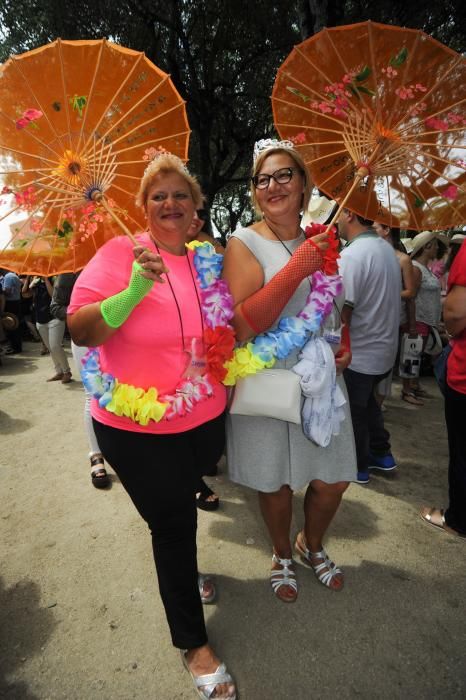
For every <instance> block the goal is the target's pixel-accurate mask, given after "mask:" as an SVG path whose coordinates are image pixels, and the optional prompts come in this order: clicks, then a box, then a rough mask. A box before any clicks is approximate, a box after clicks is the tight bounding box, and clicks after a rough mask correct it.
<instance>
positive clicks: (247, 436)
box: [224, 139, 356, 602]
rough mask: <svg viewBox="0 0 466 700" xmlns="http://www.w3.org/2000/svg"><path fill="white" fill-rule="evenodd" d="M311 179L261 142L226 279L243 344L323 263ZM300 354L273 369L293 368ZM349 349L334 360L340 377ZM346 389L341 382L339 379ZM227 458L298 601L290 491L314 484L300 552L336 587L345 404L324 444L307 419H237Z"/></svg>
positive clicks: (350, 467)
mask: <svg viewBox="0 0 466 700" xmlns="http://www.w3.org/2000/svg"><path fill="white" fill-rule="evenodd" d="M311 187H312V184H311V182H310V179H309V174H308V173H307V171H306V167H305V165H304V162H303V160H302V158H301V156H300V155H299V153H298V152H297V151H296V150H294V148H293V144H292V143H290V142H278V141H274V140H270V139H269V140H267V141H261V142H258V144H256V146H255V160H254V166H253V174H252V187H251V192H252V198H253V201H254V204H255V206H256V209H257V210H258V211H260V212H261V213H262V219H261V220H260V221H258V222H257V223H254V224H253V225H252V226H250V227H249V228H245V229H239V230H236V231H234V233H232V234H231V236H230V239H229V242H228V246H227V250H226V255H225V266H224V275H225V278H226V280H227V282H228V284H229V287H230V290H231V293H232V295H233V299H234V303H235V316H234V325H235V329H236V333H237V338H238V340H239V341H240V342H243V341H247V340H250V339H251V338H252V337H253V336H256V335H257V334H259V333H262V332H264V331H268V330H270V329H272V328H275V327H276V326H277V325H278V323H279V321H280V319H281V318H283V317H287V316H295V315H296V314H297V313H298V312H299V311H301V309H302V308H303V307H304V305H305V302H306V298H307V296H308V294H309V291H310V279H309V276H310V275H311V274H312V273H313V272H315V271H316V270H317V269H319V268H320V267H321V266H322V263H323V257H322V253H323V251H325V249H326V248H327V247H328V240H327V236H326V234H319V235H317V236H315V237H314V238H313V239H312V241H313V244H310V241H309V240H306V238H305V236H304V233H303V231H302V230H301V228H300V213H301V211H302V210H303V209H306V208H307V204H308V201H309V197H310V191H311ZM298 352H299V351H293V352H292V353H291V354H290V355H289V356H288V357H287V358H286V359H285V360H277V361H276V363H275V365H274V367H277V368H291V367H293V365H295V364H296V362H297V358H298ZM349 361H350V354H349V353H345V354H343V356H342V357H341V358H340V359H339V360H337V371H338V373H339V374H340V373H341V372H342V370H343V369H344V368H345V367H346V366H347V364H349ZM338 382H339V385H340V387H342V388H343V391H344V383H343V379H342V377H341V376H340V377H339V378H338ZM227 456H228V464H229V470H230V476H231V479H232V480H233V481H235V482H237V483H239V484H242V485H245V486H249V487H250V488H254V489H256V490H257V491H258V492H259V504H260V508H261V512H262V516H263V518H264V521H265V523H266V525H267V528H268V530H269V534H270V538H271V540H272V545H273V556H272V570H271V583H272V588H273V590H274V592H275V595H276V596H277V597H278V598H279V599H280V600H281V601H283V602H294V601H295V600H296V597H297V582H296V575H295V571H294V565H293V560H292V548H291V541H290V527H291V518H292V499H293V491H296V490H299V489H302V488H303V487H304V486H306V485H307V490H306V495H305V498H304V527H303V530H302V531H301V532H299V533H298V535H297V538H296V542H295V549H296V550H297V552H298V554H299V555H300V557H301V559H302V560H303V562H304V563H306V564H307V565H309V566H310V567H312V569H313V570H314V572H315V573H316V576H317V578H318V580H319V581H320V582H321V583H323V584H324V585H325V586H327V587H328V588H330V589H332V590H335V591H338V590H340V589H341V588H342V586H343V573H342V572H341V570H340V569H338V568H337V567H336V566H335V564H334V563H333V562H332V561H331V560H330V559H329V557H328V556H327V553H326V552H325V550H324V548H323V545H322V539H323V537H324V534H325V532H326V531H327V529H328V527H329V525H330V523H331V521H332V519H333V517H334V515H335V513H336V511H337V509H338V507H339V505H340V502H341V498H342V495H343V493H344V491H345V490H346V488H347V487H348V483H349V482H350V481H354V480H355V479H356V463H355V456H354V438H353V432H352V425H351V418H350V415H349V410H348V407H347V405H346V406H345V420H344V421H343V423H342V426H341V430H340V434H339V435H338V436H334V437H333V438H332V440H331V442H330V444H329V445H328V447H319V446H317V445H316V444H314V443H313V442H311V441H310V440H309V439H308V438H307V437H306V436H305V435H304V433H303V430H302V427H301V425H297V424H295V423H288V422H286V421H283V420H277V419H274V418H265V417H264V418H262V417H251V416H241V415H230V416H229V417H228V419H227Z"/></svg>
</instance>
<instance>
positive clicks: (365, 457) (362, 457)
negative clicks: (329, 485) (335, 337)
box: [343, 369, 391, 472]
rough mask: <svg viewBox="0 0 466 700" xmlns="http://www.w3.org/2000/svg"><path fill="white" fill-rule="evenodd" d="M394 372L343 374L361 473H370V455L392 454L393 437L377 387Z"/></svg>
mask: <svg viewBox="0 0 466 700" xmlns="http://www.w3.org/2000/svg"><path fill="white" fill-rule="evenodd" d="M390 372H391V369H389V370H387V371H386V372H384V373H383V374H362V373H361V372H355V371H354V370H352V369H345V371H344V373H343V376H344V378H345V382H346V388H347V390H348V398H349V404H350V410H351V419H352V421H353V431H354V441H355V443H356V457H357V461H358V471H359V472H367V470H368V468H369V452H371V453H372V454H374V455H377V456H383V455H386V454H388V453H389V452H390V434H389V432H388V431H387V430H385V426H384V423H383V415H382V411H381V410H380V406H379V404H378V403H377V401H376V400H375V393H374V389H375V387H376V385H377V384H378V383H379V382H380V381H382V379H385V377H387V376H388V375H389V374H390Z"/></svg>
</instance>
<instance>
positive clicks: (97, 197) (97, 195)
mask: <svg viewBox="0 0 466 700" xmlns="http://www.w3.org/2000/svg"><path fill="white" fill-rule="evenodd" d="M91 197H92V200H93V201H94V202H98V203H99V204H101V205H102V206H103V208H104V209H105V211H106V212H107V213H108V214H110V216H111V217H112V219H113V220H114V221H115V223H117V224H118V226H119V227H120V228H121V229H122V231H124V233H126V235H127V236H128V238H129V239H130V240H131V242H132V244H133V245H135V246H136V245H139V243H138V242H137V240H136V239H135V237H134V236H133V234H132V233H131V231H130V230H129V228H128V227H127V226H126V225H125V224H124V223H123V221H122V220H121V219H120V217H119V216H118V215H117V214H115V212H114V211H113V209H112V208H111V207H109V206H108V204H107V202H106V201H105V197H104V196H103V194H102V192H99V190H96V191H95V192H93V193H92V195H91Z"/></svg>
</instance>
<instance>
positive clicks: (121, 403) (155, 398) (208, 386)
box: [81, 241, 234, 426]
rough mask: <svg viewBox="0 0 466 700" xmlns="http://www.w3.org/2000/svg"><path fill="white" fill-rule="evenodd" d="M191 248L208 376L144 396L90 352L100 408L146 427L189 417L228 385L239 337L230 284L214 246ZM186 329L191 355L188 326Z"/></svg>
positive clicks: (87, 381) (85, 375)
mask: <svg viewBox="0 0 466 700" xmlns="http://www.w3.org/2000/svg"><path fill="white" fill-rule="evenodd" d="M187 247H188V248H190V249H191V250H194V259H193V262H194V267H195V268H196V272H197V276H198V279H199V286H200V290H199V297H198V301H199V298H200V302H199V303H200V309H201V317H202V326H203V337H202V341H203V343H204V347H205V349H206V350H205V368H206V371H205V373H204V374H199V375H196V376H191V377H189V376H188V377H182V378H181V379H180V381H179V382H178V384H177V385H176V387H175V388H174V390H173V392H172V393H170V394H159V392H158V391H157V389H156V388H155V387H150V388H149V389H147V390H144V389H142V388H140V387H135V386H132V385H130V384H123V383H121V382H119V381H118V379H117V378H116V377H114V376H113V375H111V374H109V373H107V372H102V369H101V366H100V356H99V351H98V349H97V348H90V349H89V351H88V352H87V353H86V355H85V356H84V358H83V361H82V364H83V369H82V372H81V374H82V379H83V383H84V385H85V386H86V389H88V391H90V392H91V393H92V395H93V396H94V398H96V399H98V402H99V406H100V408H105V409H106V410H107V411H110V412H111V413H114V414H115V415H117V416H125V417H127V418H129V419H130V420H133V421H134V422H136V423H139V424H140V425H143V426H145V425H147V424H148V423H149V421H150V420H153V421H156V422H159V421H161V420H162V419H166V420H170V419H171V418H174V417H175V416H185V415H186V414H187V413H189V412H190V411H191V410H192V409H193V407H194V406H195V405H196V404H197V403H199V402H200V401H204V400H205V399H207V398H209V397H210V396H212V395H213V393H214V389H213V386H212V384H213V381H217V382H222V381H223V380H224V378H225V376H226V374H227V370H226V369H225V367H224V364H225V361H226V360H227V359H229V358H230V357H231V356H232V353H233V348H234V332H233V328H232V327H231V325H230V324H229V321H230V320H231V319H232V317H233V299H232V297H231V294H230V292H229V291H228V286H227V284H226V282H224V281H223V280H221V279H220V275H221V272H222V260H223V257H222V256H221V255H219V254H218V253H216V252H215V249H214V247H213V246H212V245H211V244H210V243H208V242H200V241H193V242H192V243H190V244H189V245H188V246H187ZM188 264H189V260H188ZM190 269H191V266H190ZM191 274H192V271H191ZM197 293H198V290H197V287H196V294H197ZM175 303H176V297H175ZM177 308H178V305H177ZM179 313H181V312H180V311H179ZM181 328H182V338H183V349H185V347H184V333H183V324H182V320H181Z"/></svg>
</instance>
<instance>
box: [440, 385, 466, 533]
mask: <svg viewBox="0 0 466 700" xmlns="http://www.w3.org/2000/svg"><path fill="white" fill-rule="evenodd" d="M465 415H466V394H460V393H459V392H458V391H455V390H454V389H452V388H451V387H449V386H448V384H447V385H446V389H445V421H446V424H447V432H448V451H449V464H448V495H449V505H448V508H447V510H446V511H445V522H446V524H447V525H448V527H451V528H452V529H453V530H456V531H457V532H459V533H461V534H462V535H466V430H465V421H464V417H465Z"/></svg>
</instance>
